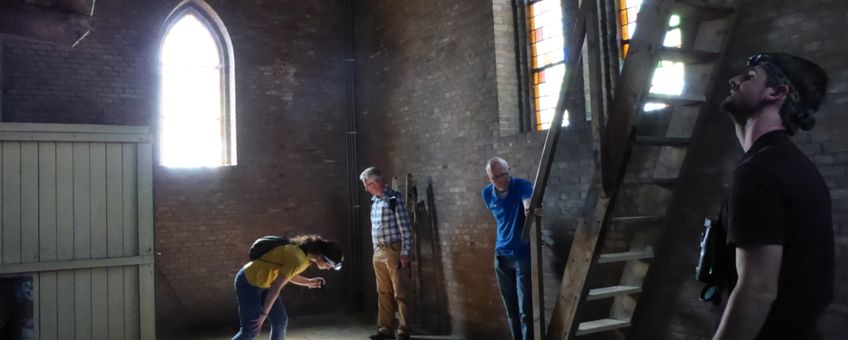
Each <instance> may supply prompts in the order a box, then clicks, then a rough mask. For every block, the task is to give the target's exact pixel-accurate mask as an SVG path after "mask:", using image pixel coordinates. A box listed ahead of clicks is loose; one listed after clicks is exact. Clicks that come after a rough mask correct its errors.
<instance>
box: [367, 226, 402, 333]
mask: <svg viewBox="0 0 848 340" xmlns="http://www.w3.org/2000/svg"><path fill="white" fill-rule="evenodd" d="M400 249H401V243H400V242H395V243H392V244H391V245H388V246H377V249H375V250H374V260H373V264H374V274H375V275H376V277H377V304H378V307H379V312H378V313H377V326H378V327H380V332H383V333H387V334H391V333H393V330H394V327H393V326H394V325H393V321H394V315H395V311H397V317H398V325H397V326H398V327H397V329H398V333H402V334H409V328H408V327H407V323H406V321H407V316H408V315H409V314H408V311H407V309H406V293H407V290H408V287H409V285H408V281H409V279H408V278H407V277H406V275H404V273H406V271H407V270H409V269H407V268H401V267H400Z"/></svg>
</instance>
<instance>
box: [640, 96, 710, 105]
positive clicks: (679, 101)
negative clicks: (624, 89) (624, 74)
mask: <svg viewBox="0 0 848 340" xmlns="http://www.w3.org/2000/svg"><path fill="white" fill-rule="evenodd" d="M647 101H649V102H661V103H666V104H668V105H675V106H685V105H695V104H703V103H706V102H707V98H706V97H704V96H702V95H694V94H682V95H679V96H672V95H667V94H659V93H649V94H648V99H647Z"/></svg>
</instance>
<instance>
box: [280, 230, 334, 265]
mask: <svg viewBox="0 0 848 340" xmlns="http://www.w3.org/2000/svg"><path fill="white" fill-rule="evenodd" d="M291 243H292V244H295V245H297V246H298V247H300V249H303V251H304V252H305V253H307V254H315V255H319V256H326V257H327V258H328V259H330V260H332V261H333V262H336V263H341V262H342V259H343V258H344V255H343V254H342V247H341V246H339V244H338V243H336V242H333V241H327V240H325V239H324V238H322V237H321V236H318V235H300V236H295V237H292V239H291Z"/></svg>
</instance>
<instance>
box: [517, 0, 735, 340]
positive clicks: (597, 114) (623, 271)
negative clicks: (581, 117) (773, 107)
mask: <svg viewBox="0 0 848 340" xmlns="http://www.w3.org/2000/svg"><path fill="white" fill-rule="evenodd" d="M735 2H736V0H724V1H722V0H715V1H699V0H677V1H674V0H645V1H644V2H643V5H642V10H641V11H640V12H639V15H638V20H637V26H638V27H639V29H637V30H636V32H635V35H634V36H633V38H632V39H631V40H630V47H629V53H628V56H627V58H625V60H624V62H623V64H622V65H623V67H622V68H621V72H620V73H619V74H618V75H617V77H615V76H614V77H612V78H614V80H613V81H609V80H605V79H604V77H603V75H604V72H608V71H605V70H603V69H602V67H601V66H600V65H601V64H602V63H599V62H597V61H595V60H591V59H592V58H600V56H603V55H604V52H603V43H599V42H603V41H604V40H605V39H607V38H606V37H604V36H603V34H604V33H603V30H599V29H598V27H603V26H604V23H603V22H602V21H598V13H599V11H598V10H597V8H599V7H601V2H600V0H598V2H596V1H593V0H584V1H583V2H582V4H581V10H580V14H579V17H580V18H579V20H577V23H576V25H577V27H576V28H573V31H571V32H572V34H575V35H570V36H569V37H575V36H576V37H582V36H583V34H584V33H585V34H586V36H585V39H586V41H587V46H588V48H589V53H588V59H590V60H587V61H588V63H587V64H588V65H589V69H590V70H589V71H590V72H589V73H590V78H591V80H590V83H591V88H592V89H591V93H592V96H591V100H590V101H591V102H592V103H590V104H591V110H592V114H593V122H592V123H593V130H595V131H593V136H594V139H595V150H596V151H598V153H599V159H598V168H599V169H598V170H599V171H598V173H599V174H600V175H599V176H598V177H601V178H600V181H599V182H600V183H601V185H600V186H598V187H595V188H593V189H590V191H589V194H588V195H587V197H588V198H587V201H586V205H585V207H584V212H583V215H582V216H581V217H580V218H578V223H577V228H576V231H575V236H574V240H573V242H572V246H571V250H570V255H569V259H568V262H567V264H566V268H565V272H564V273H563V276H562V285H561V288H560V291H559V294H558V296H557V301H556V304H555V307H554V313H553V315H552V317H551V319H550V320H551V321H550V324H549V327H548V328H547V332H546V334H545V335H544V337H537V338H545V339H573V338H576V337H581V336H584V335H588V334H596V335H595V336H593V337H592V338H593V339H594V338H616V339H618V338H624V337H626V336H627V333H626V329H627V328H628V327H630V326H631V320H633V315H634V313H636V312H637V307H638V301H639V296H640V293H642V291H643V283H644V280H645V277H646V275H647V273H648V270H649V269H650V264H651V262H652V259H653V258H654V254H655V252H654V248H655V247H656V243H657V241H658V238H659V235H661V234H662V232H663V229H664V227H665V225H667V224H669V221H666V220H665V215H666V209H667V207H668V206H669V204H670V202H671V201H672V200H673V198H674V196H675V194H676V191H677V184H678V175H679V173H680V169H681V168H682V166H683V162H684V160H685V158H686V153H687V150H688V146H689V143H690V141H691V138H692V135H693V132H694V129H695V125H696V122H697V120H698V116H699V115H700V113H701V112H702V111H706V110H713V109H716V108H706V107H705V105H704V104H705V103H706V102H707V98H709V96H710V93H709V90H710V89H712V87H713V83H714V81H716V79H714V78H715V77H714V75H715V73H716V72H717V68H718V67H719V66H720V62H721V59H722V57H723V55H724V53H723V50H724V49H725V47H726V45H727V41H728V32H729V31H730V29H731V28H732V24H733V19H734V15H733V14H734V9H733V8H734V5H735V4H734V3H735ZM601 8H602V7H601ZM671 15H677V16H679V17H680V19H681V23H682V24H681V25H680V26H679V27H680V29H681V38H682V39H681V40H682V43H681V45H680V46H673V47H665V46H663V41H664V37H665V34H666V31H667V29H668V26H667V23H668V22H669V19H670V17H671ZM599 23H600V24H599ZM580 25H585V27H580ZM599 32H601V33H599ZM595 34H597V36H593V35H595ZM582 39H583V38H580V39H570V40H571V41H575V40H577V41H579V43H582V41H583V40H582ZM593 49H595V50H594V51H593ZM570 50H572V51H573V50H575V49H570ZM659 60H671V61H675V62H682V63H684V69H685V86H684V89H683V91H682V93H680V94H677V95H667V94H657V93H649V89H650V88H651V86H650V85H651V78H652V75H653V70H654V69H655V66H656V65H657V64H658V61H659ZM572 62H573V60H569V64H568V65H569V66H571V65H574V64H572ZM571 69H573V68H571ZM572 78H573V76H572ZM572 78H569V75H566V80H565V81H564V83H565V84H568V82H569V81H573V79H572ZM611 83H614V90H612V88H613V86H612V85H610V84H611ZM563 88H568V87H566V86H565V85H564V86H563ZM604 91H608V93H604ZM561 97H564V96H562V95H561ZM602 98H610V99H609V101H608V102H603V99H602ZM562 101H563V99H562V98H561V99H560V102H562ZM648 102H652V103H662V104H665V105H667V107H666V108H665V109H662V110H656V111H650V112H646V111H643V110H642V108H643V107H644V105H645V103H648ZM557 107H558V109H557V112H556V115H559V114H560V112H559V111H560V108H561V105H558V106H557ZM605 108H607V109H605ZM556 115H555V117H554V120H555V122H554V123H552V126H558V125H556V124H558V123H557V121H556V118H557V117H556ZM606 117H608V119H605V118H606ZM554 130H557V129H551V131H550V132H549V135H548V139H551V135H552V134H554V135H555V134H556V132H555V131H554ZM554 138H556V135H555V136H554ZM554 141H555V139H554ZM548 147H549V145H548V144H547V143H546V145H545V148H546V149H545V150H543V154H542V162H541V164H540V168H539V173H538V174H537V179H536V187H535V188H536V189H537V190H536V191H540V192H541V193H540V194H537V193H536V192H534V197H533V199H532V200H531V207H540V206H541V197H537V196H541V195H543V194H544V185H545V182H546V180H547V174H548V173H549V171H550V165H549V164H546V163H550V161H551V158H552V152H553V151H549V150H548ZM540 185H541V187H540ZM539 189H541V190H539ZM531 215H534V216H528V219H527V220H528V221H527V225H528V226H531V225H533V224H534V223H535V224H537V225H538V216H535V214H533V213H532V211H531ZM525 230H527V231H528V234H529V236H530V237H531V241H535V242H534V246H533V248H534V264H535V266H534V271H535V269H536V267H537V266H538V264H537V263H536V262H538V261H540V260H539V256H538V250H537V248H538V245H537V244H538V240H537V238H538V231H537V230H536V229H535V228H525ZM539 276H540V275H539V273H538V272H534V280H535V282H536V284H535V285H534V291H536V290H537V288H539V286H540V285H539V284H538V282H540V278H539ZM537 294H541V292H539V293H537ZM537 294H534V303H537V302H541V299H540V298H538V299H539V300H536V299H537V296H536V295H537ZM535 306H539V305H538V304H536V305H535ZM535 308H536V313H535V315H534V320H535V321H536V322H537V327H541V326H540V325H539V324H540V323H541V322H542V321H541V320H544V318H543V317H542V310H541V308H539V307H535ZM598 333H605V334H606V335H599V334H598ZM537 334H539V333H537Z"/></svg>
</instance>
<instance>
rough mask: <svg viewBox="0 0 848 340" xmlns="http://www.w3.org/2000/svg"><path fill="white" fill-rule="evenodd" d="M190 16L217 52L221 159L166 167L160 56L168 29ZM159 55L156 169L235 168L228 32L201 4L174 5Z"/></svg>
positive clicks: (192, 0)
mask: <svg viewBox="0 0 848 340" xmlns="http://www.w3.org/2000/svg"><path fill="white" fill-rule="evenodd" d="M188 15H192V16H194V17H195V18H197V19H198V21H199V22H200V23H201V24H202V25H203V26H204V27H205V28H206V29H207V31H208V32H209V34H210V35H211V37H212V39H213V40H214V41H215V44H216V46H217V50H218V60H219V72H220V77H219V79H220V100H221V103H220V106H219V107H220V109H221V113H220V131H219V134H220V138H221V146H222V147H221V157H220V160H219V161H218V162H217V163H215V164H203V165H179V164H177V165H169V164H166V163H165V161H166V160H165V159H164V158H163V152H162V149H163V148H166V147H168V146H167V145H164V143H163V141H162V138H163V133H162V132H163V125H164V121H165V118H166V117H165V110H164V107H163V99H162V98H163V97H164V95H165V94H164V93H163V87H164V86H163V83H164V75H163V73H162V72H164V69H163V65H164V64H163V60H162V52H163V50H164V47H165V42H166V40H167V38H168V34H169V33H170V32H171V29H172V28H173V27H174V26H175V25H176V24H177V23H179V22H180V21H181V20H183V19H184V18H185V17H186V16H188ZM159 36H160V39H159V45H158V53H157V60H158V63H157V69H158V72H159V81H158V85H159V88H158V91H157V93H158V95H159V97H158V98H159V101H158V106H157V109H158V114H157V122H156V125H157V136H156V137H157V138H156V140H157V143H156V144H157V146H158V147H157V158H158V160H159V165H161V166H165V167H175V168H185V167H218V166H236V165H237V164H238V162H237V152H236V151H237V144H236V105H235V102H236V100H235V99H236V96H235V66H234V60H235V59H234V56H233V44H232V40H231V39H230V34H229V31H228V30H227V28H226V26H225V25H224V23H223V21H222V20H221V18H220V17H219V16H218V14H217V13H216V12H215V10H214V9H212V7H211V6H210V5H209V4H207V3H206V2H204V1H202V0H184V1H183V2H181V3H180V4H179V5H177V6H176V7H175V8H174V9H173V10H172V11H171V13H170V14H169V15H168V17H167V19H165V22H164V24H163V25H162V29H161V33H160V35H159Z"/></svg>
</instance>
